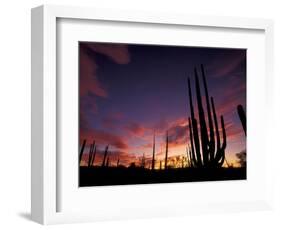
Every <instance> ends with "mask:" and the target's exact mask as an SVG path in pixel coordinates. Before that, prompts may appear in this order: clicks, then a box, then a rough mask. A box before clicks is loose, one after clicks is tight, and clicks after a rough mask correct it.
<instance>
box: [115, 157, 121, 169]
mask: <svg viewBox="0 0 281 230" xmlns="http://www.w3.org/2000/svg"><path fill="white" fill-rule="evenodd" d="M119 163H120V159H119V158H118V160H117V163H116V167H119Z"/></svg>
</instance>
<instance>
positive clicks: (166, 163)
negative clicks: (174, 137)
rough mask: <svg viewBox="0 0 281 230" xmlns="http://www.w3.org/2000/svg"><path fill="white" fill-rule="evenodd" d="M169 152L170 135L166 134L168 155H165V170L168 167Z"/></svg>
mask: <svg viewBox="0 0 281 230" xmlns="http://www.w3.org/2000/svg"><path fill="white" fill-rule="evenodd" d="M168 150H169V134H168V131H167V134H166V154H165V169H167V167H168Z"/></svg>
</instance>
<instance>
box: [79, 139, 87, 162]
mask: <svg viewBox="0 0 281 230" xmlns="http://www.w3.org/2000/svg"><path fill="white" fill-rule="evenodd" d="M85 145H86V139H85V140H84V141H83V144H82V147H81V149H80V154H79V165H80V164H81V161H82V156H83V152H84V149H85Z"/></svg>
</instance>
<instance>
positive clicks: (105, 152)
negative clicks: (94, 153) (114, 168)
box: [101, 145, 109, 167]
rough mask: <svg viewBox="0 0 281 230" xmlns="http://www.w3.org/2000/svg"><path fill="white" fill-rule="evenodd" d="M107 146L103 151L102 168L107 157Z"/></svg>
mask: <svg viewBox="0 0 281 230" xmlns="http://www.w3.org/2000/svg"><path fill="white" fill-rule="evenodd" d="M108 147H109V146H108V145H107V146H106V147H105V150H104V155H103V161H102V165H101V166H102V167H105V166H106V157H107V154H108Z"/></svg>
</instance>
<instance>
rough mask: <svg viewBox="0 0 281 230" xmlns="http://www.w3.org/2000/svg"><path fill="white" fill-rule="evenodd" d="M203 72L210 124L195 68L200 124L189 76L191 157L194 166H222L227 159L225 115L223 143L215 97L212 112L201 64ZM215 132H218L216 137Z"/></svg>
mask: <svg viewBox="0 0 281 230" xmlns="http://www.w3.org/2000/svg"><path fill="white" fill-rule="evenodd" d="M201 72H202V78H203V83H204V84H203V85H204V90H205V98H206V105H207V115H208V116H207V117H208V126H207V123H206V120H205V111H204V107H203V102H202V96H201V90H200V82H199V78H198V73H197V70H196V68H195V69H194V74H195V89H196V98H197V107H198V116H199V124H198V119H196V118H195V114H194V108H193V101H192V91H191V84H190V79H189V78H188V92H189V105H190V113H191V118H190V117H189V118H188V122H189V134H190V142H191V156H190V158H191V162H192V165H193V166H194V167H197V168H202V167H203V168H218V167H222V165H223V163H224V160H225V148H226V132H225V127H224V119H223V116H220V118H221V119H220V120H221V129H222V144H221V137H220V132H219V127H218V121H217V114H216V109H215V105H214V99H213V97H211V104H212V113H211V106H210V98H209V93H208V88H207V82H206V77H205V72H204V68H203V65H201ZM213 120H214V123H215V130H214V125H213ZM198 129H200V136H199V130H198ZM215 133H216V138H215Z"/></svg>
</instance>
